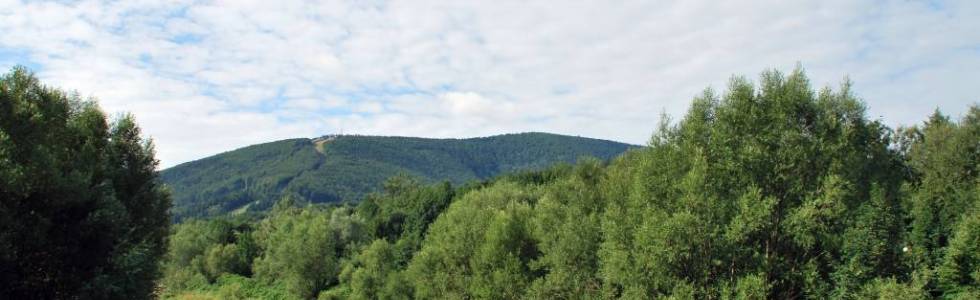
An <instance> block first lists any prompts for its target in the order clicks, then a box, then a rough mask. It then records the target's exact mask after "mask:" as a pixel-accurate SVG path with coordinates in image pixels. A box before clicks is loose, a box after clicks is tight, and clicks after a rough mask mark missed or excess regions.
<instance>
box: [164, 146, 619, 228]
mask: <svg viewBox="0 0 980 300" xmlns="http://www.w3.org/2000/svg"><path fill="white" fill-rule="evenodd" d="M630 147H634V146H631V145H627V144H623V143H617V142H612V141H604V140H597V139H589V138H582V137H573V136H563V135H557V134H546V133H522V134H507V135H498V136H491V137H484V138H471V139H426V138H410V137H383V136H357V135H331V136H325V137H321V138H317V139H290V140H283V141H277V142H271V143H265V144H259V145H254V146H249V147H245V148H242V149H237V150H234V151H229V152H226V153H222V154H218V155H215V156H212V157H208V158H205V159H201V160H197V161H193V162H189V163H185V164H181V165H178V166H176V167H173V168H169V169H166V170H163V171H162V172H161V178H162V179H163V181H164V183H166V184H167V185H168V186H169V187H170V188H171V190H172V192H173V202H174V209H173V213H174V217H175V218H176V219H177V220H178V221H180V220H183V219H185V218H188V217H206V216H214V215H222V214H226V213H228V212H234V213H254V212H263V211H266V210H268V209H269V208H271V207H272V205H273V204H274V203H276V201H278V200H279V199H281V198H282V197H285V196H289V197H291V198H293V199H294V200H295V201H297V202H312V203H338V202H345V201H346V202H353V201H357V200H360V199H361V198H363V197H364V196H365V195H367V194H368V193H371V192H375V191H378V190H379V189H380V187H381V184H382V183H383V182H384V181H385V180H386V179H388V178H390V177H393V176H396V175H402V174H404V175H409V176H413V177H417V178H419V179H421V180H423V181H425V182H428V183H432V182H438V181H442V180H449V181H450V182H451V183H453V184H455V185H459V184H463V183H466V182H470V181H476V180H487V179H490V178H493V177H494V176H497V175H499V174H502V173H507V172H514V171H519V170H532V169H542V168H545V167H547V166H550V165H553V164H555V163H558V162H569V163H571V162H575V160H576V159H578V158H579V157H582V156H592V157H597V158H600V159H606V160H608V159H611V158H613V157H615V156H617V155H619V154H621V153H623V152H624V151H626V150H627V149H629V148H630Z"/></svg>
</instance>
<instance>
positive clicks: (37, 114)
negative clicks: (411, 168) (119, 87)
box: [0, 68, 980, 299]
mask: <svg viewBox="0 0 980 300" xmlns="http://www.w3.org/2000/svg"><path fill="white" fill-rule="evenodd" d="M0 117H2V118H0V196H2V197H3V198H2V202H0V204H2V205H0V298H3V299H138V298H149V297H160V298H165V299H169V298H176V299H254V298H258V299H314V298H315V299H432V298H436V299H524V298H529V299H607V298H620V299H649V298H667V299H767V298H768V299H797V298H810V299H825V298H835V299H869V298H871V299H874V298H877V299H937V298H942V299H978V298H980V189H978V187H980V181H978V176H977V175H978V171H980V106H977V105H973V106H972V107H970V108H969V110H968V112H967V113H966V114H965V115H963V116H959V117H955V118H952V117H949V116H945V115H943V114H942V113H940V112H938V111H937V112H935V113H933V114H932V115H930V116H928V120H927V121H925V122H924V123H922V124H919V125H915V126H911V127H901V128H897V129H893V128H889V127H888V126H886V125H884V124H882V123H881V122H879V121H876V120H873V119H869V118H868V117H867V113H866V108H865V107H864V104H863V102H862V101H860V100H859V99H857V98H856V97H855V96H854V93H853V92H852V91H851V84H850V82H844V83H843V84H842V85H841V86H840V87H839V88H837V89H836V90H835V89H830V88H823V89H820V90H814V89H813V88H812V87H811V85H810V83H809V81H808V79H807V77H806V76H805V74H804V72H803V70H802V69H799V68H798V69H797V70H794V71H793V72H791V73H789V74H782V73H780V72H778V71H766V72H763V73H762V75H761V76H760V78H759V79H758V81H757V82H755V83H753V82H751V81H750V80H748V79H746V78H744V77H734V78H733V79H732V80H731V81H730V83H729V86H728V87H727V90H725V91H723V92H720V93H718V92H715V91H712V90H706V91H705V92H704V93H703V94H701V95H699V96H697V97H695V99H694V100H693V102H692V103H691V106H690V109H689V110H688V112H687V113H686V115H684V116H683V117H682V118H680V119H678V120H676V121H671V120H670V119H669V118H667V117H666V116H663V117H662V118H661V120H662V121H661V124H660V126H659V128H657V129H656V130H655V132H654V133H653V134H652V137H651V139H650V141H649V143H648V145H647V146H646V147H637V148H631V149H629V150H628V151H626V152H625V153H623V154H621V155H619V156H616V157H615V158H613V159H611V160H603V159H597V158H582V159H579V160H578V161H577V162H575V163H571V164H570V163H558V164H555V165H552V166H550V167H547V168H543V169H538V170H532V171H516V172H508V173H505V174H503V175H498V176H494V177H492V178H489V179H479V178H476V179H474V180H472V181H468V182H463V183H460V182H450V181H447V182H432V181H431V180H429V179H426V178H420V177H418V176H413V174H406V175H402V176H394V177H391V178H389V179H387V180H385V181H384V182H383V183H382V184H381V186H380V190H379V191H378V192H374V193H369V194H367V195H366V196H365V197H364V198H363V200H361V201H359V202H357V203H341V204H334V203H321V204H316V203H311V202H310V201H306V199H301V198H299V197H298V196H301V195H298V196H296V195H292V194H286V195H284V196H283V197H282V198H281V199H279V200H278V201H277V202H276V203H274V204H273V205H272V207H271V209H270V210H269V211H268V212H267V213H262V214H225V215H222V216H216V217H211V218H203V219H194V218H188V219H185V220H182V222H180V223H178V224H174V225H172V226H171V225H170V223H169V221H170V220H171V217H170V216H169V214H168V212H167V207H169V205H170V204H169V198H170V197H169V196H168V193H167V191H166V189H165V188H163V187H162V186H161V185H160V182H161V181H160V179H159V178H157V176H158V172H155V171H154V169H155V166H156V161H155V160H154V159H153V147H152V144H150V143H149V142H147V141H145V140H143V139H142V138H141V137H140V133H139V129H138V127H137V126H136V125H135V124H134V122H133V119H132V117H128V116H122V117H120V118H118V119H117V120H115V121H113V122H109V121H107V118H106V116H105V114H104V113H102V112H101V111H100V110H99V109H98V107H97V106H96V105H95V104H94V103H93V102H91V101H82V100H80V99H79V98H78V97H77V96H73V95H71V94H68V93H64V92H62V91H59V90H57V89H52V88H48V87H44V86H43V85H41V84H40V83H38V81H37V80H36V79H35V78H34V77H33V76H32V75H30V74H29V73H28V72H26V71H24V70H23V69H15V70H14V71H13V72H11V73H10V74H7V75H5V76H4V77H3V78H0ZM416 175H417V174H416Z"/></svg>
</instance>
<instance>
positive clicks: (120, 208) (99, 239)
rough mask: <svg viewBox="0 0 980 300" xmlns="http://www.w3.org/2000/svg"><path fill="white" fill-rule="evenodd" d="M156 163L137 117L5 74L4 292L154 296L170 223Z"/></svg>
mask: <svg viewBox="0 0 980 300" xmlns="http://www.w3.org/2000/svg"><path fill="white" fill-rule="evenodd" d="M156 166H157V161H156V159H155V158H154V152H153V145H152V143H150V142H149V141H148V140H144V139H143V138H142V137H141V136H140V129H139V127H137V125H136V123H135V121H134V120H133V117H132V116H129V115H123V116H121V117H120V118H118V119H116V120H115V121H114V122H111V123H109V122H108V121H107V118H106V116H105V114H104V113H103V112H102V111H101V110H100V109H99V107H98V106H97V105H96V104H95V102H94V101H91V100H82V99H81V98H80V97H79V96H78V95H77V94H69V93H66V92H64V91H61V90H58V89H55V88H50V87H45V86H43V85H42V84H41V83H40V82H39V81H38V80H37V78H35V77H34V75H32V74H31V73H30V72H28V71H27V70H26V69H23V68H19V67H18V68H14V69H13V71H12V72H10V73H7V74H5V75H3V76H2V77H0V200H2V201H0V298H3V299H63V298H95V299H144V298H150V297H151V293H152V292H153V288H154V280H155V278H156V277H157V276H158V273H159V270H158V259H159V258H160V257H161V256H162V255H163V253H164V251H165V250H164V249H165V247H164V246H165V240H166V237H167V235H168V234H169V230H168V229H169V225H170V215H169V214H168V209H169V208H170V197H169V195H168V194H167V193H166V192H165V191H164V189H163V188H162V187H161V185H160V184H159V182H158V180H157V172H156Z"/></svg>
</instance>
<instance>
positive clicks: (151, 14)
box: [0, 0, 980, 168]
mask: <svg viewBox="0 0 980 300" xmlns="http://www.w3.org/2000/svg"><path fill="white" fill-rule="evenodd" d="M797 63H800V64H802V66H803V67H804V68H805V70H806V72H807V74H808V75H809V76H810V79H811V82H812V83H813V84H814V85H815V88H822V87H825V86H830V87H837V86H838V85H839V84H840V83H841V82H842V80H843V78H845V76H847V77H849V78H850V79H851V80H852V81H853V83H854V91H855V92H856V94H857V96H858V97H860V98H862V99H863V100H864V101H865V102H866V103H867V106H868V116H869V118H872V119H877V120H882V121H883V122H885V123H887V124H889V125H892V126H897V125H903V124H904V125H909V124H916V123H920V122H921V121H922V120H924V119H925V117H926V116H927V115H928V114H930V113H931V112H932V111H933V110H935V109H937V108H938V109H940V110H941V111H943V112H944V113H946V114H948V115H951V116H953V117H958V116H961V115H962V114H964V113H965V112H966V111H967V109H968V108H969V106H970V105H973V104H976V103H978V101H980V96H978V93H977V91H978V90H977V88H978V86H980V1H975V0H969V1H949V2H947V1H856V0H848V1H835V0H830V1H692V0H686V1H586V2H579V1H420V0H414V1H370V0H369V1H268V0H263V1H246V0H233V1H184V0H168V1H141V0H137V1H17V0H0V69H2V70H4V72H6V71H7V70H10V68H12V67H13V66H15V65H23V66H26V67H28V68H29V69H31V70H32V71H34V72H35V73H36V75H37V76H38V77H39V78H40V79H41V80H42V82H44V83H45V84H49V85H52V86H57V87H61V88H64V89H67V90H75V91H78V92H79V93H80V94H81V95H82V96H84V97H92V98H95V99H97V100H98V101H99V103H100V105H101V106H102V108H103V109H104V110H105V111H106V112H107V113H109V114H111V115H114V116H118V115H119V114H120V113H123V112H129V113H132V114H133V115H134V116H135V118H136V120H137V121H138V122H139V124H140V126H141V127H142V129H143V133H144V135H145V136H148V137H150V138H152V139H153V141H154V143H155V145H156V150H157V157H158V158H159V159H160V161H161V167H163V168H165V167H170V166H173V165H176V164H179V163H183V162H187V161H192V160H195V159H200V158H204V157H207V156H210V155H214V154H217V153H220V152H224V151H229V150H232V149H235V148H239V147H243V146H247V145H251V144H256V143H262V142H269V141H274V140H280V139H286V138H297V137H317V136H321V135H325V134H332V133H340V132H343V133H345V134H365V135H401V136H420V137H437V138H446V137H454V138H455V137H475V136H487V135H495V134H502V133H515V132H530V131H543V132H552V133H559V134H569V135H578V136H586V137H593V138H602V139H609V140H616V141H622V142H628V143H634V144H645V143H646V142H647V140H648V139H649V137H650V135H651V134H652V132H653V130H654V129H655V127H656V124H657V123H658V122H659V118H660V115H661V114H662V113H666V114H667V115H669V116H672V117H673V118H674V119H677V118H680V117H682V116H683V114H684V112H685V111H686V110H687V108H688V105H689V104H690V101H691V99H692V98H693V97H694V96H695V95H697V94H699V93H700V92H701V91H703V90H704V89H705V88H708V87H710V88H712V89H715V90H716V91H723V90H724V89H725V86H726V82H728V80H729V79H730V78H731V77H732V76H733V75H743V76H746V77H748V78H749V79H752V80H756V79H757V78H758V75H759V73H760V72H762V71H763V70H766V69H773V68H774V69H778V70H782V71H784V72H789V71H791V70H792V69H793V68H794V66H796V65H797Z"/></svg>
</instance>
